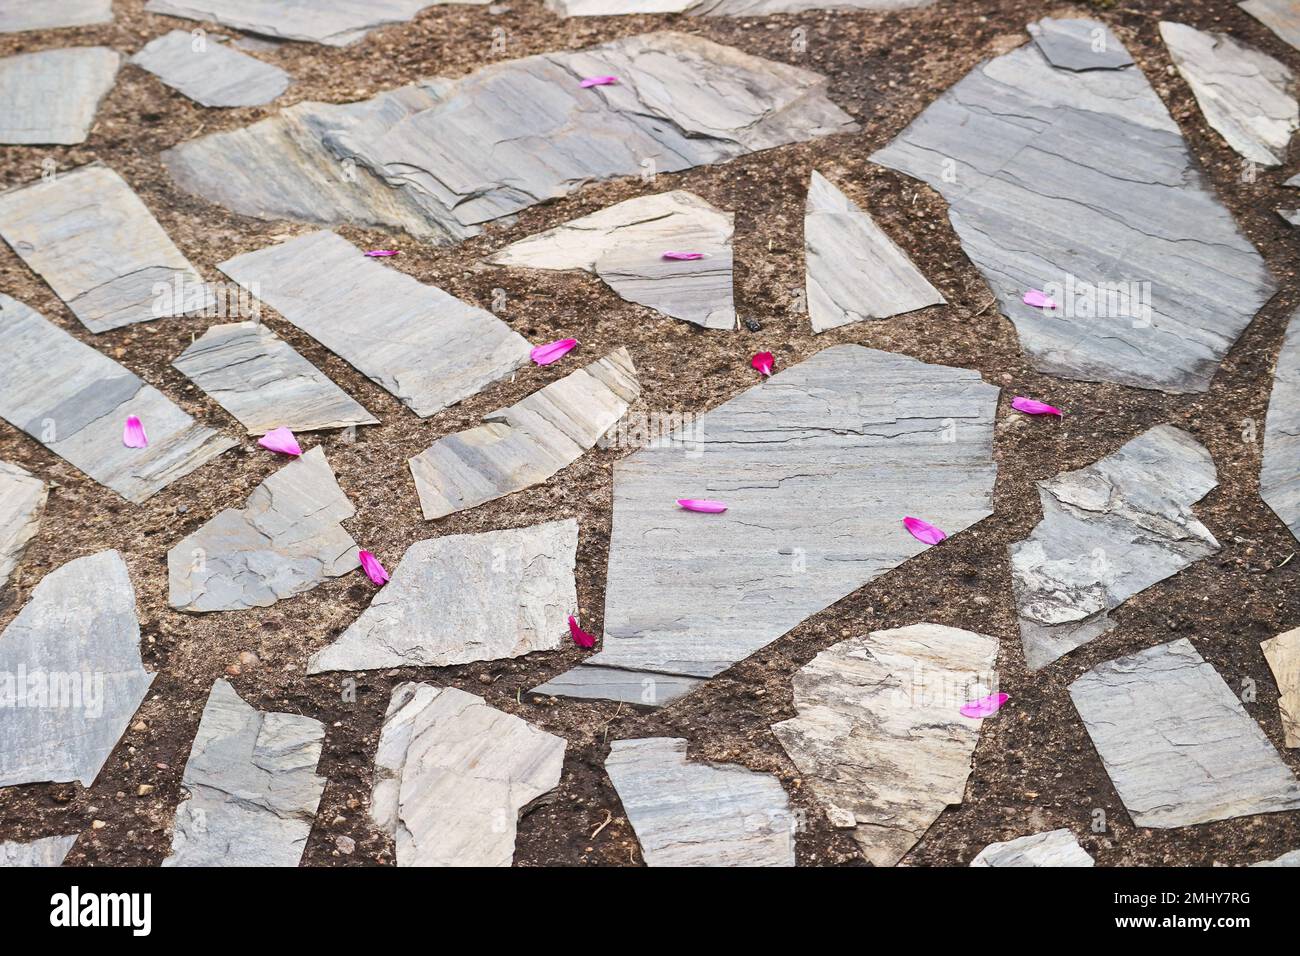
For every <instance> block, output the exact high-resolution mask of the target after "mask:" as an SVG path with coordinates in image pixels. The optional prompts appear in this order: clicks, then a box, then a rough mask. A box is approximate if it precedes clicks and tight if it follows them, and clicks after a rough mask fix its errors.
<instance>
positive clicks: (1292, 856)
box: [1251, 850, 1300, 866]
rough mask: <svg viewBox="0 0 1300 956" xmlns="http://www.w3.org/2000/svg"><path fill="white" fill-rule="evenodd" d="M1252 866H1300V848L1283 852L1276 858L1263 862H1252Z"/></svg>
mask: <svg viewBox="0 0 1300 956" xmlns="http://www.w3.org/2000/svg"><path fill="white" fill-rule="evenodd" d="M1251 866H1300V850H1292V851H1291V852H1290V853H1283V854H1282V855H1281V856H1279V857H1278V858H1277V859H1276V860H1266V861H1264V862H1263V863H1252V864H1251Z"/></svg>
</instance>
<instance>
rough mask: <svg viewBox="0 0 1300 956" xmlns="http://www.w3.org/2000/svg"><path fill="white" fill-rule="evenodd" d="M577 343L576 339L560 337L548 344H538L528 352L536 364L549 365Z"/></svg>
mask: <svg viewBox="0 0 1300 956" xmlns="http://www.w3.org/2000/svg"><path fill="white" fill-rule="evenodd" d="M577 344H578V340H577V339H560V341H558V342H552V343H551V344H550V345H539V346H537V348H535V349H533V350H532V352H530V353H529V354H530V355H531V356H532V358H533V361H534V362H536V363H537V364H538V365H550V364H551V363H552V362H556V361H559V360H560V359H562V358H564V356H566V355H568V354H569V352H571V351H572V350H573V348H574V346H576V345H577Z"/></svg>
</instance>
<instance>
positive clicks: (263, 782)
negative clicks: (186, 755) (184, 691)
mask: <svg viewBox="0 0 1300 956" xmlns="http://www.w3.org/2000/svg"><path fill="white" fill-rule="evenodd" d="M324 743H325V725H324V724H322V723H321V722H320V721H319V720H313V719H312V718H310V717H303V716H300V715H298V714H278V713H264V712H263V711H260V710H256V709H254V708H253V707H251V706H249V705H248V704H246V703H245V702H244V701H243V700H241V699H240V697H239V695H238V694H237V693H235V689H234V688H233V687H231V686H230V684H228V683H227V682H226V681H224V680H219V681H217V682H216V683H215V684H213V685H212V693H211V694H210V695H208V703H207V705H206V706H205V707H204V708H203V717H202V719H201V720H200V721H199V731H198V734H197V735H195V737H194V746H193V747H192V748H191V750H190V759H189V760H188V761H187V762H186V764H185V773H184V775H183V776H182V777H181V787H182V788H183V790H184V791H185V792H186V793H188V798H187V799H183V800H182V801H181V803H180V805H179V806H178V807H177V808H176V822H175V826H174V829H173V831H172V848H171V853H169V854H168V855H167V858H166V859H164V860H163V862H162V865H163V866H297V865H298V862H299V861H300V860H301V859H302V853H303V850H304V849H306V847H307V835H308V834H309V833H311V827H312V822H313V821H314V820H315V819H316V808H317V806H319V805H320V798H321V794H322V793H324V791H325V778H324V777H321V776H317V775H316V764H318V763H319V762H320V755H321V749H322V747H323V746H324Z"/></svg>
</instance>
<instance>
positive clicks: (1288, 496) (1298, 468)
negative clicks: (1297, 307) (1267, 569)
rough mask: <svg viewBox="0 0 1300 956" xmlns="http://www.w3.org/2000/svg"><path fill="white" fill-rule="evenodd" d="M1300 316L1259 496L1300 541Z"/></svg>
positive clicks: (1283, 357) (1269, 423) (1282, 372)
mask: <svg viewBox="0 0 1300 956" xmlns="http://www.w3.org/2000/svg"><path fill="white" fill-rule="evenodd" d="M1297 316H1300V312H1297V313H1295V314H1293V315H1292V316H1291V318H1290V320H1289V322H1288V324H1287V329H1286V334H1285V336H1284V337H1283V340H1282V350H1281V352H1279V353H1278V357H1277V369H1276V371H1275V373H1274V376H1273V393H1272V395H1271V397H1270V398H1269V400H1268V417H1267V418H1266V419H1265V421H1264V460H1263V465H1262V467H1261V469H1260V473H1259V494H1260V497H1261V498H1263V499H1264V501H1265V503H1266V504H1267V505H1268V506H1269V507H1270V508H1272V509H1273V512H1274V513H1275V514H1276V515H1277V516H1278V517H1279V518H1281V519H1282V521H1283V523H1284V524H1286V526H1287V527H1288V528H1290V529H1291V534H1292V535H1294V536H1295V537H1296V538H1297V539H1300V318H1297Z"/></svg>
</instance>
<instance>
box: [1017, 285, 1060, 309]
mask: <svg viewBox="0 0 1300 956" xmlns="http://www.w3.org/2000/svg"><path fill="white" fill-rule="evenodd" d="M1020 301H1021V302H1023V303H1024V304H1025V305H1032V306H1033V307H1034V308H1035V309H1055V308H1056V302H1055V301H1054V300H1053V299H1051V298H1050V297H1049V296H1048V295H1047V293H1046V292H1043V291H1041V290H1039V289H1030V290H1029V291H1028V292H1026V293H1025V295H1024V298H1023V299H1021V300H1020Z"/></svg>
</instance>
